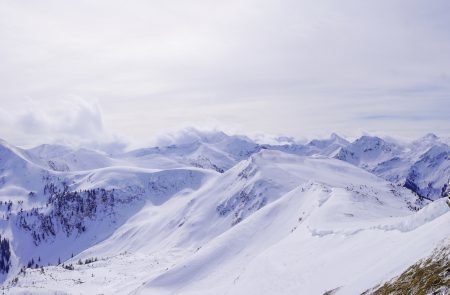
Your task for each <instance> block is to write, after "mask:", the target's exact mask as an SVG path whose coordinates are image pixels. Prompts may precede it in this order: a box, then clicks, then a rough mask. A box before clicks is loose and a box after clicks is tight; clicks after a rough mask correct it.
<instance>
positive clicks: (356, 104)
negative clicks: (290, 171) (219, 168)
mask: <svg viewBox="0 0 450 295" xmlns="http://www.w3.org/2000/svg"><path fill="white" fill-rule="evenodd" d="M449 15H450V1H448V0H436V1H434V0H427V1H426V0H423V1H417V0H404V1H396V0H373V1H360V0H349V1H337V0H333V1H325V0H321V1H316V0H310V1H303V0H293V1H283V0H254V1H253V0H237V1H235V0H227V1H213V0H207V1H186V0H183V1H181V0H180V1H169V0H168V1H151V0H142V1H134V0H127V1H112V0H101V1H90V0H77V1H62V0H54V1H48V0H40V1H34V0H23V1H13V0H10V1H7V0H0V102H1V104H0V138H4V139H6V140H8V141H11V142H12V143H15V144H19V145H33V144H38V143H42V142H54V141H65V142H89V141H97V142H99V143H102V144H103V143H108V142H111V141H117V140H118V141H125V142H127V141H132V142H134V143H136V142H141V143H145V142H147V141H148V140H149V139H150V138H152V137H154V136H155V135H157V134H159V133H161V132H164V131H165V130H173V129H177V128H181V127H183V126H201V127H205V128H211V127H216V128H222V129H225V130H229V131H232V132H233V131H234V132H239V133H255V132H258V133H270V134H284V135H291V136H296V137H304V136H306V137H311V136H316V135H319V136H323V135H325V134H328V133H331V132H338V133H341V134H344V135H348V136H355V135H358V134H360V133H363V132H377V133H384V134H391V135H394V136H397V135H398V136H406V137H411V136H412V137H415V136H421V135H423V134H425V133H427V132H434V133H436V134H438V135H441V136H450V115H449V111H450V17H449Z"/></svg>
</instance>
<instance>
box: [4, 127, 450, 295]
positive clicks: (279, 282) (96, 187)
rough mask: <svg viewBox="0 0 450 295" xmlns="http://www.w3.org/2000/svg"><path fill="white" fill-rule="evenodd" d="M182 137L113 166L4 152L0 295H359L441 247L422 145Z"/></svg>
mask: <svg viewBox="0 0 450 295" xmlns="http://www.w3.org/2000/svg"><path fill="white" fill-rule="evenodd" d="M192 134H193V135H192ZM192 134H191V136H189V137H187V138H186V137H184V138H183V140H178V141H177V140H175V141H174V142H171V143H170V144H167V145H161V146H157V147H150V148H143V149H137V150H133V151H129V152H126V153H121V154H114V155H110V154H105V153H102V152H98V151H93V150H88V149H79V148H71V147H65V146H58V145H42V146H38V147H36V148H32V149H21V148H17V147H14V146H12V145H10V144H8V143H6V142H4V141H2V142H1V143H0V210H1V212H0V218H1V220H0V235H1V237H0V250H1V251H0V254H1V257H0V275H1V280H2V281H3V288H4V290H7V292H8V293H10V294H30V293H32V294H53V293H62V294H66V293H67V294H99V293H103V294H114V293H118V294H274V293H277V294H293V293H295V294H335V293H337V294H361V293H363V292H364V291H366V290H369V289H371V288H374V287H375V286H377V285H378V284H380V283H382V282H386V281H389V280H391V279H392V278H394V277H395V276H396V275H400V274H401V273H402V272H403V271H404V270H406V269H407V268H408V267H409V266H411V265H413V264H414V263H416V262H417V261H419V260H420V259H422V258H425V257H426V256H428V255H431V254H432V253H433V251H434V249H435V248H436V247H438V246H439V245H441V244H442V243H444V244H445V243H448V241H447V240H446V238H448V237H449V236H450V227H448V224H449V222H450V208H449V206H448V205H447V202H446V200H445V198H441V197H444V196H446V194H447V192H448V190H449V186H448V181H449V177H450V170H449V169H450V168H449V167H450V165H449V162H450V160H449V150H450V149H449V146H448V145H447V144H446V143H445V141H444V140H441V139H439V138H437V137H436V136H432V135H428V136H426V137H424V138H422V139H419V140H418V141H415V142H412V143H398V142H394V141H392V140H389V139H382V138H379V137H375V136H363V137H361V138H358V139H356V140H355V141H353V142H349V141H347V140H346V139H343V138H341V137H339V136H338V135H336V134H333V135H331V137H330V138H328V139H319V140H317V139H316V140H312V141H310V142H309V143H307V144H296V143H287V144H286V143H281V144H273V143H271V144H264V143H257V142H256V141H254V140H252V139H250V138H249V137H245V136H238V135H227V134H225V133H223V132H200V131H194V132H193V133H192ZM326 292H328V293H326ZM333 292H335V293H333Z"/></svg>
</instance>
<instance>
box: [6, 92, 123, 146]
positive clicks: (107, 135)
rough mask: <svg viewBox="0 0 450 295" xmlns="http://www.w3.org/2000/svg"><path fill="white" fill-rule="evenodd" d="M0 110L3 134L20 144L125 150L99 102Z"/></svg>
mask: <svg viewBox="0 0 450 295" xmlns="http://www.w3.org/2000/svg"><path fill="white" fill-rule="evenodd" d="M14 106H15V107H14V109H15V110H16V111H12V110H10V109H9V110H7V109H5V108H0V113H1V114H3V115H2V116H1V117H0V133H1V134H3V135H5V139H7V140H10V141H12V142H14V143H17V144H25V145H26V144H30V143H34V144H36V143H61V144H69V145H82V146H89V147H92V148H98V149H102V150H104V151H108V152H113V151H117V150H118V149H123V148H125V143H124V141H123V139H120V138H118V137H117V136H115V135H114V134H113V133H111V132H110V131H108V130H106V129H105V127H104V124H103V118H102V112H101V109H100V107H99V105H98V103H97V102H95V101H87V100H84V99H81V98H77V97H72V98H70V99H63V100H59V101H55V102H54V104H51V105H42V104H40V103H38V102H36V101H33V100H27V101H26V102H20V103H16V104H14Z"/></svg>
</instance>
